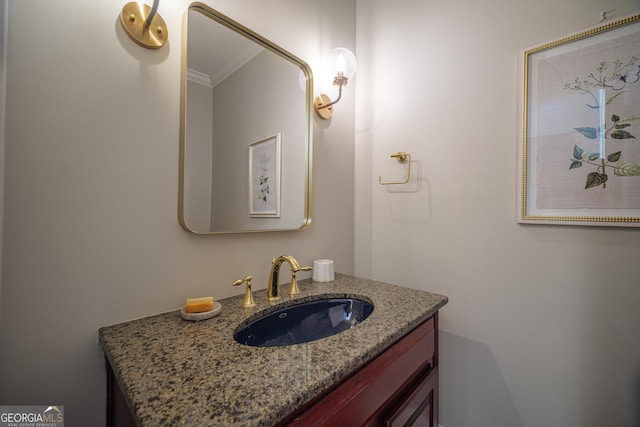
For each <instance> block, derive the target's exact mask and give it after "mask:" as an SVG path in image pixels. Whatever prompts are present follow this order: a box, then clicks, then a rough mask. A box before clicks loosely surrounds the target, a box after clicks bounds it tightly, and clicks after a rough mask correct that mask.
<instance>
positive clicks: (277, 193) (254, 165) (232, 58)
mask: <svg viewBox="0 0 640 427" xmlns="http://www.w3.org/2000/svg"><path fill="white" fill-rule="evenodd" d="M184 37H185V41H186V42H185V47H184V48H183V65H182V68H183V70H182V103H181V114H182V120H181V130H180V134H181V135H180V136H181V141H180V154H181V159H180V200H179V220H180V224H181V225H182V226H183V227H184V228H185V229H186V230H188V231H191V232H194V233H198V234H211V233H239V232H250V231H276V230H295V229H301V228H304V227H305V226H306V225H307V224H308V223H309V221H310V218H309V215H310V212H309V206H310V200H309V199H310V168H311V165H310V161H311V155H310V153H311V88H312V78H311V70H310V69H309V67H308V66H307V64H306V63H304V62H303V61H302V60H300V59H298V58H297V57H295V56H294V55H292V54H291V53H289V52H287V51H285V50H284V49H282V48H280V47H278V46H276V45H274V44H273V43H271V42H269V41H268V40H266V39H264V38H262V37H260V36H259V35H257V34H255V33H254V32H252V31H251V30H249V29H247V28H245V27H243V26H242V25H240V24H238V23H236V22H235V21H233V20H231V19H229V18H228V17H226V16H224V15H222V14H220V13H218V12H216V11H215V10H213V9H211V8H209V7H208V6H206V5H203V4H201V3H194V4H192V5H191V6H190V7H189V11H188V15H187V25H186V32H185V34H184Z"/></svg>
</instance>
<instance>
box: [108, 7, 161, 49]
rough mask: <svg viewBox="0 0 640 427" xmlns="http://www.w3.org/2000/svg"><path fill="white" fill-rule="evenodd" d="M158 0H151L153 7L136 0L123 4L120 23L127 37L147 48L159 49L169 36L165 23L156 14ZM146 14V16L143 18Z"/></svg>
mask: <svg viewBox="0 0 640 427" xmlns="http://www.w3.org/2000/svg"><path fill="white" fill-rule="evenodd" d="M159 4H160V0H153V7H149V6H147V5H146V4H142V3H138V2H135V1H133V2H130V3H127V4H125V5H124V7H123V8H122V12H121V13H120V23H121V24H122V28H123V29H124V32H125V33H127V35H128V36H129V38H131V40H133V41H134V42H136V43H138V44H139V45H140V46H142V47H146V48H147V49H159V48H161V47H162V46H164V44H165V42H166V41H167V39H168V38H169V31H167V24H165V23H164V19H162V17H161V16H160V15H159V14H157V13H156V12H157V11H158V5H159ZM145 16H146V18H145Z"/></svg>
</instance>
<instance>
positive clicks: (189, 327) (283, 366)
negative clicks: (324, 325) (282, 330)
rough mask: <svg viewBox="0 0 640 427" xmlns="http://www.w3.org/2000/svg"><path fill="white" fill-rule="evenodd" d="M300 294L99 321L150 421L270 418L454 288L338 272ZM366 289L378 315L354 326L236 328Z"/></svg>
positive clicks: (249, 422) (350, 366) (134, 403)
mask: <svg viewBox="0 0 640 427" xmlns="http://www.w3.org/2000/svg"><path fill="white" fill-rule="evenodd" d="M299 285H300V289H301V291H302V293H301V294H299V295H297V296H296V297H295V299H294V300H292V299H291V297H289V295H288V293H287V290H288V287H287V286H288V285H281V286H280V288H281V289H280V293H281V295H282V300H280V301H277V302H275V303H270V302H268V301H267V299H266V291H265V290H262V291H257V292H254V297H255V300H256V302H257V306H256V307H253V308H250V309H245V308H243V307H242V306H241V303H242V298H243V295H238V296H234V297H231V298H226V299H224V300H221V301H220V303H221V304H222V313H221V314H220V315H219V316H217V317H214V318H212V319H208V320H203V321H200V322H188V321H184V320H182V319H181V318H180V314H179V311H173V312H169V313H164V314H160V315H157V316H151V317H147V318H143V319H139V320H135V321H131V322H126V323H121V324H118V325H114V326H108V327H104V328H101V329H100V331H99V337H100V342H101V343H102V346H103V348H104V350H105V353H106V356H107V358H108V359H109V362H110V363H111V366H112V368H113V370H114V372H115V374H116V376H117V378H118V380H119V383H120V386H121V388H122V390H123V392H124V394H125V396H126V398H127V400H128V402H129V405H130V406H131V408H133V412H134V414H135V416H136V417H137V420H136V421H137V422H138V424H140V425H142V426H154V427H156V426H196V425H198V426H199V425H216V426H232V425H233V426H271V425H273V424H275V423H276V422H277V421H279V420H280V419H282V418H284V417H285V416H286V415H288V414H289V413H291V412H293V411H294V410H295V409H296V408H297V407H299V406H300V405H302V404H303V403H305V402H306V401H308V400H309V399H311V398H312V397H314V396H315V395H317V394H318V393H320V392H322V391H323V390H325V389H327V388H329V387H330V386H331V385H332V384H334V383H335V382H336V381H338V380H339V379H341V378H343V377H344V376H346V375H347V374H349V373H350V372H351V371H353V370H354V369H355V368H357V367H358V366H360V365H362V364H363V363H364V362H366V361H367V360H369V359H371V358H372V357H373V356H375V355H376V354H378V353H379V352H380V351H381V350H383V349H384V348H386V347H388V346H389V345H390V344H392V343H393V342H395V341H396V340H398V339H399V338H400V337H401V336H403V335H404V334H406V333H407V332H409V331H410V330H411V329H413V328H414V327H415V326H417V325H418V324H419V323H421V322H422V321H423V320H425V319H427V318H428V317H429V316H431V315H432V314H433V313H434V312H435V311H437V310H438V309H439V308H441V307H442V306H443V305H445V304H446V303H447V297H445V296H442V295H437V294H432V293H428V292H424V291H418V290H414V289H409V288H404V287H399V286H394V285H389V284H385V283H381V282H376V281H371V280H366V279H360V278H355V277H351V276H346V275H342V274H336V280H334V281H333V282H327V283H319V282H313V281H312V280H311V279H306V280H301V281H300V282H299ZM326 295H331V296H339V297H357V296H364V297H365V298H366V299H369V300H371V301H372V302H373V304H374V310H373V313H372V314H371V316H369V318H368V319H367V320H365V321H364V322H362V323H361V324H359V325H357V326H356V327H355V328H353V329H350V330H348V331H345V332H342V333H340V334H337V335H334V336H332V337H328V338H324V339H321V340H317V341H314V342H309V343H305V344H298V345H292V346H286V347H265V348H258V347H248V346H245V345H241V344H238V343H236V342H235V341H234V339H233V332H234V331H235V329H236V328H237V327H238V326H239V325H240V324H244V323H246V322H247V321H248V320H252V318H255V317H259V316H260V315H262V314H264V313H266V312H268V311H275V310H276V309H278V308H281V307H282V306H284V305H291V304H295V303H297V302H300V301H304V300H313V299H318V298H319V297H320V296H326Z"/></svg>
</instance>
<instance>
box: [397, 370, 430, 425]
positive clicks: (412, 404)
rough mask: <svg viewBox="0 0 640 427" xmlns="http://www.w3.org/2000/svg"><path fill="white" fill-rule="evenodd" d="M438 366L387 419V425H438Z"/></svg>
mask: <svg viewBox="0 0 640 427" xmlns="http://www.w3.org/2000/svg"><path fill="white" fill-rule="evenodd" d="M437 399H438V368H437V367H436V368H434V369H433V370H431V371H430V372H429V374H428V375H426V376H425V377H424V378H423V379H422V380H421V381H420V382H418V384H416V386H415V387H414V388H413V390H412V391H411V392H409V393H408V394H407V395H406V397H405V398H403V399H402V400H401V401H400V403H399V406H397V407H396V409H395V410H393V411H392V412H391V413H390V414H389V415H388V416H387V417H386V419H385V421H386V426H387V427H409V426H416V427H418V426H419V427H425V426H428V427H436V426H437V425H438V402H437Z"/></svg>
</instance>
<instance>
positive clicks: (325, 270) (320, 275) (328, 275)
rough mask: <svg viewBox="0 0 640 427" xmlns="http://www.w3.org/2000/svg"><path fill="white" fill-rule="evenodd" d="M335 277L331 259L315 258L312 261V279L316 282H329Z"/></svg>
mask: <svg viewBox="0 0 640 427" xmlns="http://www.w3.org/2000/svg"><path fill="white" fill-rule="evenodd" d="M335 278H336V274H335V271H334V269H333V260H330V259H317V260H315V261H313V280H315V281H316V282H331V281H332V280H334V279H335Z"/></svg>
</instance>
